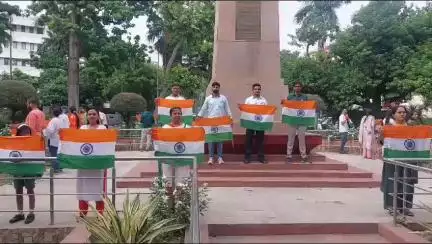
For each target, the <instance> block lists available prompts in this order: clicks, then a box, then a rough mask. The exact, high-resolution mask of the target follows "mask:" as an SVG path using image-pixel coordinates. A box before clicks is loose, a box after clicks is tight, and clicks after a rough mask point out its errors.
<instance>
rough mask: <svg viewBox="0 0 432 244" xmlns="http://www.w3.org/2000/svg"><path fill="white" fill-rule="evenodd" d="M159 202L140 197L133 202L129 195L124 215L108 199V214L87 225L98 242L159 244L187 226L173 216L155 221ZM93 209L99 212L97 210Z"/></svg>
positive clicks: (106, 203) (86, 223)
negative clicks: (168, 235) (166, 237)
mask: <svg viewBox="0 0 432 244" xmlns="http://www.w3.org/2000/svg"><path fill="white" fill-rule="evenodd" d="M157 201H158V199H156V198H153V199H151V200H150V201H146V202H145V203H143V202H141V200H140V199H139V195H136V197H135V198H134V199H133V200H132V201H130V200H129V192H128V193H127V195H126V199H125V201H124V202H123V214H120V213H119V212H117V210H116V208H115V207H114V205H113V203H112V202H111V200H110V199H109V198H106V199H104V202H105V206H106V207H105V211H104V213H103V214H100V213H98V216H97V218H84V219H83V222H84V224H85V225H86V227H87V230H88V231H89V232H90V234H91V240H92V242H96V243H158V242H157V241H156V240H157V239H163V236H165V235H166V234H168V233H170V232H173V231H176V230H181V229H184V228H185V225H181V224H177V223H175V219H174V218H173V216H171V217H170V218H166V219H163V220H160V221H158V220H155V215H156V213H157V211H158V209H157V206H158V205H157ZM91 208H92V210H93V211H95V212H97V211H96V209H95V207H93V206H91Z"/></svg>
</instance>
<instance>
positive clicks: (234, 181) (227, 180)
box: [117, 177, 380, 188]
mask: <svg viewBox="0 0 432 244" xmlns="http://www.w3.org/2000/svg"><path fill="white" fill-rule="evenodd" d="M152 182H153V178H142V179H131V180H129V179H125V180H119V181H117V187H118V188H146V187H150V186H151V184H152ZM199 183H200V184H202V183H207V184H208V186H209V187H302V188H304V187H323V188H372V187H379V185H380V181H379V180H376V179H373V178H311V177H309V178H307V177H304V178H300V177H299V178H286V177H200V178H199Z"/></svg>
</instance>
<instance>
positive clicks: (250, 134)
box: [245, 129, 264, 160]
mask: <svg viewBox="0 0 432 244" xmlns="http://www.w3.org/2000/svg"><path fill="white" fill-rule="evenodd" d="M254 137H255V144H256V146H257V148H258V160H263V159H264V131H263V130H261V131H259V130H250V129H246V141H245V146H246V151H245V159H248V160H249V159H250V156H251V154H252V148H253V139H254Z"/></svg>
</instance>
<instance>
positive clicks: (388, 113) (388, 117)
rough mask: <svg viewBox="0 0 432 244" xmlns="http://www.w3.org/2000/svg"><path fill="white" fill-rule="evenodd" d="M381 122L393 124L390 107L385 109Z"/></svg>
mask: <svg viewBox="0 0 432 244" xmlns="http://www.w3.org/2000/svg"><path fill="white" fill-rule="evenodd" d="M383 124H384V125H393V124H394V119H393V118H392V110H391V109H387V111H386V113H385V117H384V120H383Z"/></svg>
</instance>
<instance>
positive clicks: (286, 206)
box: [0, 152, 432, 228]
mask: <svg viewBox="0 0 432 244" xmlns="http://www.w3.org/2000/svg"><path fill="white" fill-rule="evenodd" d="M323 154H324V155H326V156H327V157H329V158H332V159H336V160H340V161H344V162H347V163H349V164H350V165H351V166H355V167H357V168H361V169H365V170H368V171H371V172H373V173H375V174H376V175H375V177H380V172H381V167H382V162H381V161H379V160H363V159H362V158H361V157H360V156H357V155H340V154H336V153H323ZM117 156H118V157H122V156H127V157H135V156H136V157H139V156H152V153H151V152H118V153H117ZM137 163H145V162H117V163H116V170H117V176H122V175H123V174H125V173H126V172H128V171H129V170H131V169H132V168H133V167H135V166H136V164H137ZM75 172H76V171H75V170H65V172H64V173H63V174H60V175H58V177H71V178H72V177H75V175H76V173H75ZM108 175H110V172H109V174H108ZM46 176H47V175H46ZM420 177H422V175H420ZM423 177H425V176H423ZM418 186H420V187H423V188H426V189H429V190H431V186H432V180H431V179H426V180H420V184H419V185H418ZM108 191H109V192H111V191H112V190H111V180H108ZM126 191H127V189H117V192H121V193H125V192H126ZM36 192H37V193H39V194H41V193H42V194H48V193H49V180H47V179H42V180H39V181H38V182H37V186H36ZM75 192H76V190H75V180H74V179H68V180H60V179H57V180H55V193H62V194H64V193H68V194H74V193H75ZM130 192H131V193H134V192H140V193H148V192H149V191H148V189H131V190H130ZM417 192H418V191H417ZM0 194H14V189H13V186H12V185H4V186H1V187H0ZM145 196H146V195H144V197H145ZM209 197H210V198H211V203H210V206H209V212H208V213H207V216H206V219H207V221H208V223H215V224H216V223H232V224H235V223H323V222H330V223H338V222H339V223H341V222H342V223H357V222H358V223H360V222H373V223H376V222H389V221H391V217H390V216H389V215H387V214H386V213H385V211H384V210H383V209H382V194H381V192H380V190H379V188H246V187H234V188H233V187H230V188H224V187H216V188H211V189H210V192H209ZM0 199H1V200H0V202H1V203H2V204H1V205H0V210H1V211H4V210H14V209H15V197H14V196H0ZM123 199H124V196H118V197H117V201H116V202H117V206H118V207H119V208H121V203H122V200H123ZM25 200H26V202H25V207H27V198H26V199H25ZM415 201H416V202H417V203H418V202H419V201H421V202H423V203H426V204H428V205H429V206H432V197H431V196H430V195H429V196H426V195H421V196H416V199H415ZM77 205H78V203H77V200H76V196H74V195H64V196H55V210H57V211H76V210H77V207H78V206H77ZM36 210H39V211H40V210H49V196H48V195H44V196H37V198H36ZM414 212H417V216H421V217H422V218H429V217H431V216H427V215H426V214H424V213H423V212H418V210H417V211H416V210H414ZM13 214H14V213H5V212H1V213H0V228H10V227H21V226H28V227H36V226H37V227H43V226H48V224H49V213H36V220H35V222H33V223H32V224H30V225H24V224H23V223H17V224H14V225H10V224H9V223H8V221H9V218H10V217H12V215H13ZM75 215H76V212H69V213H65V212H56V213H55V224H56V225H61V226H68V225H75V224H76V220H75ZM431 219H432V218H431Z"/></svg>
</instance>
